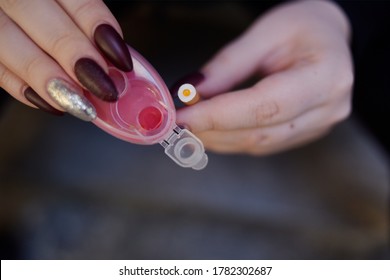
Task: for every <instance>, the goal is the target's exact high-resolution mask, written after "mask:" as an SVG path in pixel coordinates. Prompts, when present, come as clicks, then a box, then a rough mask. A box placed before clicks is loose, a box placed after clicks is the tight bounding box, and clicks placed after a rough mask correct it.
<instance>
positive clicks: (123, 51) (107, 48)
mask: <svg viewBox="0 0 390 280" xmlns="http://www.w3.org/2000/svg"><path fill="white" fill-rule="evenodd" d="M94 40H95V44H96V46H97V47H98V49H99V50H100V51H101V52H102V53H103V55H104V56H105V57H106V58H107V59H108V60H109V61H110V62H111V63H112V64H113V65H114V66H115V67H117V68H118V69H120V70H122V71H125V72H129V71H131V70H133V61H132V59H131V55H130V51H129V49H128V48H127V46H126V43H125V41H124V40H123V39H122V37H121V36H120V35H119V34H118V32H117V31H116V30H115V29H114V28H113V27H112V26H110V25H108V24H101V25H99V26H98V27H97V28H96V29H95V33H94Z"/></svg>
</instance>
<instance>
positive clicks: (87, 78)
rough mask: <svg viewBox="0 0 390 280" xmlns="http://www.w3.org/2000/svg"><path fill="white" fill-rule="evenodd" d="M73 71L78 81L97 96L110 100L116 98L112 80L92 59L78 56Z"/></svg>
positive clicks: (116, 93)
mask: <svg viewBox="0 0 390 280" xmlns="http://www.w3.org/2000/svg"><path fill="white" fill-rule="evenodd" d="M74 71H75V74H76V77H77V79H78V80H79V81H80V83H81V84H82V85H83V86H84V87H85V88H86V89H87V90H88V91H90V92H91V93H93V94H94V95H96V96H97V97H98V98H100V99H102V100H104V101H110V102H113V101H116V100H118V91H117V89H116V87H115V84H114V82H113V81H112V80H111V78H110V77H109V76H108V75H107V74H106V72H104V70H103V69H102V68H101V67H100V66H99V65H98V64H97V63H96V62H95V61H93V60H92V59H90V58H80V59H79V60H77V62H76V64H75V67H74Z"/></svg>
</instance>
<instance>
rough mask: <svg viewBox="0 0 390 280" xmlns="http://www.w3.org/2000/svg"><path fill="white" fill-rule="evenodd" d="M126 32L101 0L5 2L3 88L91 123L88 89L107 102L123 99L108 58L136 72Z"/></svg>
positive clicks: (0, 26)
mask: <svg viewBox="0 0 390 280" xmlns="http://www.w3.org/2000/svg"><path fill="white" fill-rule="evenodd" d="M120 34H121V29H120V27H119V25H118V23H117V21H116V20H115V18H114V17H113V15H112V14H111V12H110V11H109V10H108V8H107V7H106V6H105V5H104V3H103V1H101V0H56V1H55V0H28V1H26V0H0V42H1V44H0V86H1V87H2V88H4V89H5V90H6V91H7V92H9V93H10V94H11V95H12V96H13V97H15V98H16V99H18V100H19V101H21V102H23V103H25V104H27V105H29V106H33V105H35V106H36V107H38V108H40V109H43V110H45V111H47V112H50V113H53V114H61V112H62V111H64V110H65V111H67V112H69V113H71V114H73V115H75V116H76V117H79V118H81V119H83V120H87V121H90V120H92V119H94V118H95V117H96V112H95V109H94V107H93V106H92V105H91V103H90V102H89V101H88V100H87V99H86V98H85V97H83V93H82V92H83V91H82V88H86V89H87V90H89V91H90V92H92V93H93V94H95V95H96V96H98V97H99V98H101V99H103V100H106V101H115V100H116V99H117V95H118V93H117V90H116V88H115V85H114V84H113V82H112V80H111V79H110V77H109V76H108V75H107V71H108V70H107V63H106V61H105V59H104V58H103V56H102V54H103V55H104V56H105V58H106V59H107V60H108V61H110V62H111V63H112V64H113V65H115V66H116V67H118V68H120V69H121V70H123V71H131V70H132V60H131V56H130V53H129V51H128V49H127V47H126V44H125V43H124V41H123V40H122V38H121V35H120Z"/></svg>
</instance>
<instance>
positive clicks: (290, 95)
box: [177, 65, 331, 132]
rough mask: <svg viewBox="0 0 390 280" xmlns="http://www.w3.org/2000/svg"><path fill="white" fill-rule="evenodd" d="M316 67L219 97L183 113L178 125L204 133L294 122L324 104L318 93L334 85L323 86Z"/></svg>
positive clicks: (279, 75) (281, 74)
mask: <svg viewBox="0 0 390 280" xmlns="http://www.w3.org/2000/svg"><path fill="white" fill-rule="evenodd" d="M313 67H316V66H314V65H310V66H303V67H294V68H291V69H288V70H285V71H282V72H278V73H276V74H273V75H270V76H268V77H266V78H264V79H263V80H261V81H260V82H258V83H257V84H256V85H254V86H253V87H251V88H248V89H243V90H238V91H232V92H228V93H225V94H220V95H218V96H215V97H213V98H211V99H208V100H205V101H202V102H199V103H197V104H196V105H194V106H190V107H186V108H184V109H181V110H179V111H178V112H177V122H178V123H181V124H186V125H188V126H189V127H190V128H191V130H192V131H193V132H201V131H207V130H235V129H243V128H254V127H261V126H269V125H275V124H278V123H281V122H285V121H288V120H290V119H294V118H296V117H298V116H299V115H301V114H304V113H305V112H307V111H309V110H311V109H312V108H315V107H317V106H321V105H322V104H323V103H324V102H325V99H324V96H323V95H321V94H318V92H322V91H325V92H327V90H328V89H329V91H330V88H329V87H330V86H329V84H331V83H324V81H322V80H321V73H319V71H320V69H318V67H317V69H313ZM313 70H316V71H313ZM314 72H315V73H316V74H315V75H313V73H314ZM319 88H320V91H319Z"/></svg>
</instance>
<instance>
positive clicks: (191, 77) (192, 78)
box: [169, 72, 205, 109]
mask: <svg viewBox="0 0 390 280" xmlns="http://www.w3.org/2000/svg"><path fill="white" fill-rule="evenodd" d="M204 79H205V76H204V75H203V74H202V73H201V72H193V73H191V74H188V75H186V76H184V77H182V78H181V79H179V80H177V81H176V82H175V83H174V84H173V85H172V86H171V87H170V89H169V91H170V93H171V96H172V99H173V102H174V103H175V107H176V108H178V109H179V108H181V107H184V106H186V105H185V104H184V103H183V102H181V100H180V99H179V97H178V96H177V92H178V90H179V88H180V86H181V85H182V84H186V83H188V84H191V85H193V86H195V87H196V86H197V85H198V84H200V82H202V81H203V80H204Z"/></svg>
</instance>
